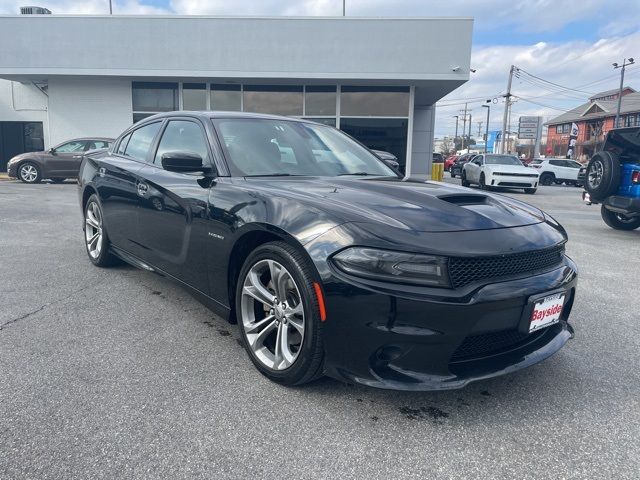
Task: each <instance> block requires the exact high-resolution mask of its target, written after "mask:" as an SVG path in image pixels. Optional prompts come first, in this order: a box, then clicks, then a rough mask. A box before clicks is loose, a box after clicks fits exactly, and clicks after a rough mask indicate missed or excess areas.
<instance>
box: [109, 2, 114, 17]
mask: <svg viewBox="0 0 640 480" xmlns="http://www.w3.org/2000/svg"><path fill="white" fill-rule="evenodd" d="M109 15H113V5H111V0H109Z"/></svg>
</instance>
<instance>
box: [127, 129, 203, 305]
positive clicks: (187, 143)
mask: <svg viewBox="0 0 640 480" xmlns="http://www.w3.org/2000/svg"><path fill="white" fill-rule="evenodd" d="M167 152H183V153H186V152H188V153H195V154H198V155H199V156H200V157H201V158H202V161H203V164H204V165H206V166H211V165H213V162H212V158H213V157H212V153H211V151H210V148H209V143H208V140H207V137H206V134H205V130H204V127H203V125H202V124H201V123H200V122H199V121H197V120H195V119H192V118H185V119H182V118H176V119H171V120H170V121H168V122H167V123H166V126H165V128H164V131H163V132H162V135H161V137H160V140H159V141H158V147H157V150H156V153H155V155H154V159H153V162H150V163H149V164H147V165H145V166H144V167H143V168H142V170H141V171H140V172H139V175H140V178H141V180H140V182H141V184H140V185H139V189H138V194H139V196H140V199H139V213H138V229H139V236H140V243H141V246H142V247H143V248H144V251H145V259H146V260H148V262H149V263H150V264H152V265H154V266H155V267H158V268H160V269H161V270H163V271H164V272H166V273H168V274H170V275H172V276H174V277H176V278H178V279H180V280H182V281H184V282H186V283H188V284H189V285H192V286H194V287H196V288H197V289H199V290H201V291H203V292H206V291H207V290H208V285H207V278H208V273H207V265H206V261H203V259H205V258H206V255H205V251H206V250H205V249H206V245H207V242H208V237H207V212H208V199H209V188H210V186H211V184H212V181H213V178H212V177H205V176H204V175H203V174H202V173H201V172H196V173H182V172H172V171H168V170H165V169H164V168H163V167H162V155H163V154H164V153H167Z"/></svg>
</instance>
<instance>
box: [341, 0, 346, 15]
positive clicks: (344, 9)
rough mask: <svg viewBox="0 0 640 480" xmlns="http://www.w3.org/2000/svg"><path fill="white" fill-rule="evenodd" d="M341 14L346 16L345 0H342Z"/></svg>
mask: <svg viewBox="0 0 640 480" xmlns="http://www.w3.org/2000/svg"><path fill="white" fill-rule="evenodd" d="M342 16H343V17H346V16H347V0H342Z"/></svg>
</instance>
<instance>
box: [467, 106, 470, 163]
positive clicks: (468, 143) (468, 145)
mask: <svg viewBox="0 0 640 480" xmlns="http://www.w3.org/2000/svg"><path fill="white" fill-rule="evenodd" d="M470 147H471V112H469V141H468V142H467V153H469V148H470Z"/></svg>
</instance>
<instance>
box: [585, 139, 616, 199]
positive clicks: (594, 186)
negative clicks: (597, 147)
mask: <svg viewBox="0 0 640 480" xmlns="http://www.w3.org/2000/svg"><path fill="white" fill-rule="evenodd" d="M619 185H620V160H619V158H618V155H616V154H615V153H612V152H606V151H602V152H598V153H596V154H595V155H594V156H593V157H591V160H590V161H589V164H588V165H587V172H586V178H585V182H584V188H585V190H586V191H587V192H589V195H591V198H592V199H593V200H595V201H597V202H601V201H602V200H604V199H605V198H607V197H608V196H610V195H613V194H614V193H616V191H617V190H618V186H619Z"/></svg>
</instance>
